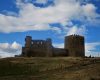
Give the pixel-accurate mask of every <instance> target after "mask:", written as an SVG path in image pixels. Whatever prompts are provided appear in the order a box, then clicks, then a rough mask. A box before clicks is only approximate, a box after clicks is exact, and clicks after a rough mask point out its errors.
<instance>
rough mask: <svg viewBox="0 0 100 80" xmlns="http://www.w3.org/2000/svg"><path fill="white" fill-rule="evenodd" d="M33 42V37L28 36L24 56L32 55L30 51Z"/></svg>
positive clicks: (23, 50)
mask: <svg viewBox="0 0 100 80" xmlns="http://www.w3.org/2000/svg"><path fill="white" fill-rule="evenodd" d="M31 42H32V37H31V36H26V38H25V47H22V56H30V55H31V51H30V47H31Z"/></svg>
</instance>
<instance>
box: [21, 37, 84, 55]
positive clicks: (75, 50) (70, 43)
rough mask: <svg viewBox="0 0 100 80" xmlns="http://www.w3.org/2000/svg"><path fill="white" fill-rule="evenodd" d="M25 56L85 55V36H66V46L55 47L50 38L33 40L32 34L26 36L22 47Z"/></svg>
mask: <svg viewBox="0 0 100 80" xmlns="http://www.w3.org/2000/svg"><path fill="white" fill-rule="evenodd" d="M21 56H23V57H56V56H71V57H84V56H85V46H84V37H83V36H80V35H70V36H66V37H65V43H64V48H55V47H53V45H52V40H51V39H50V38H48V39H46V40H32V37H31V36H26V38H25V46H24V47H22V54H21Z"/></svg>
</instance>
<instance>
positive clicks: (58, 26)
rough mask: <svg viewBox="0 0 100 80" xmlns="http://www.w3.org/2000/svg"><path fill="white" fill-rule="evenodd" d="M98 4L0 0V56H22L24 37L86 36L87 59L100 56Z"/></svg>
mask: <svg viewBox="0 0 100 80" xmlns="http://www.w3.org/2000/svg"><path fill="white" fill-rule="evenodd" d="M99 4H100V0H0V56H1V57H10V56H14V55H15V54H20V53H21V47H22V46H24V39H25V36H26V35H30V36H32V37H33V39H46V38H51V39H52V42H53V45H54V46H55V47H63V44H64V37H65V36H68V35H71V34H79V35H82V36H85V48H86V51H85V52H86V56H89V55H90V54H91V55H92V56H98V55H99V54H100V5H99Z"/></svg>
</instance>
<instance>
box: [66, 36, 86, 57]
mask: <svg viewBox="0 0 100 80" xmlns="http://www.w3.org/2000/svg"><path fill="white" fill-rule="evenodd" d="M65 49H68V51H69V54H68V55H69V56H76V57H79V56H80V57H84V56H85V49H84V37H83V36H79V35H70V36H67V37H65Z"/></svg>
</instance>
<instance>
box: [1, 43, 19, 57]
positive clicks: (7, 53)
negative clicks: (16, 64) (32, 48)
mask: <svg viewBox="0 0 100 80" xmlns="http://www.w3.org/2000/svg"><path fill="white" fill-rule="evenodd" d="M20 53H21V45H20V44H19V43H17V42H13V43H12V44H9V43H0V57H2V58H3V57H13V56H14V55H18V54H20Z"/></svg>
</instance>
